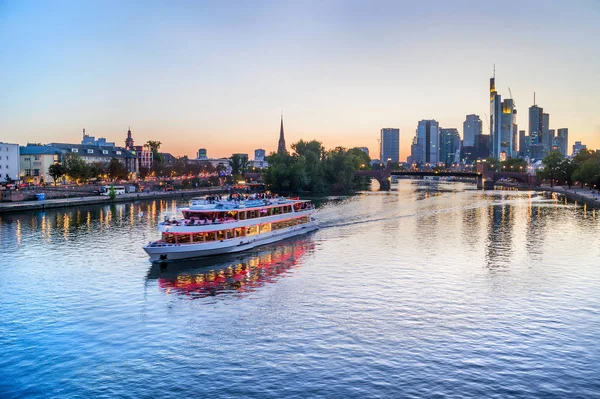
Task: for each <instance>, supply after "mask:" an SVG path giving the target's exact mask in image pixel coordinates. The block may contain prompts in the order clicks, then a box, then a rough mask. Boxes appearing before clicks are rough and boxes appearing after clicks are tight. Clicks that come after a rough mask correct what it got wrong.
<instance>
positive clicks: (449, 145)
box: [439, 128, 460, 166]
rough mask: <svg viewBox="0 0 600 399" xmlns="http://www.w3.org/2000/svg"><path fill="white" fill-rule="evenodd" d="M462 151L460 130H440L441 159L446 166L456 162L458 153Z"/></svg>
mask: <svg viewBox="0 0 600 399" xmlns="http://www.w3.org/2000/svg"><path fill="white" fill-rule="evenodd" d="M459 150H460V135H459V134H458V130H457V129H454V128H451V129H440V159H439V162H443V163H444V164H446V166H448V165H451V164H453V163H454V162H455V158H456V152H457V151H459Z"/></svg>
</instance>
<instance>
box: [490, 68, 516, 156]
mask: <svg viewBox="0 0 600 399" xmlns="http://www.w3.org/2000/svg"><path fill="white" fill-rule="evenodd" d="M516 120H517V109H516V107H515V103H514V101H513V99H512V98H508V99H504V101H503V100H502V96H501V95H500V94H499V93H498V91H497V90H496V65H495V64H494V72H493V75H492V78H491V79H490V147H491V155H492V156H494V157H496V158H503V157H512V156H516V147H515V145H516V136H517V122H516Z"/></svg>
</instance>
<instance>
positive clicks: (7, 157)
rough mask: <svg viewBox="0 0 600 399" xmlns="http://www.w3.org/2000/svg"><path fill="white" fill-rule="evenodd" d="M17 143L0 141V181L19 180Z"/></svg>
mask: <svg viewBox="0 0 600 399" xmlns="http://www.w3.org/2000/svg"><path fill="white" fill-rule="evenodd" d="M19 173H20V168H19V145H18V144H9V143H2V142H0V183H6V182H7V181H9V180H12V181H13V182H18V181H19Z"/></svg>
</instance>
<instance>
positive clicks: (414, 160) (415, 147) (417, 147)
mask: <svg viewBox="0 0 600 399" xmlns="http://www.w3.org/2000/svg"><path fill="white" fill-rule="evenodd" d="M407 162H408V163H410V164H416V165H418V166H420V165H422V164H423V146H422V145H421V144H419V143H418V142H417V137H414V138H413V141H412V144H411V146H410V157H408V159H407Z"/></svg>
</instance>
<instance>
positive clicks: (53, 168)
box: [48, 163, 65, 186]
mask: <svg viewBox="0 0 600 399" xmlns="http://www.w3.org/2000/svg"><path fill="white" fill-rule="evenodd" d="M48 174H49V175H50V177H52V179H53V180H54V185H55V186H56V181H57V180H58V179H60V178H61V177H62V176H64V175H65V168H64V166H62V165H61V164H59V163H55V164H52V165H50V167H49V168H48Z"/></svg>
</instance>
